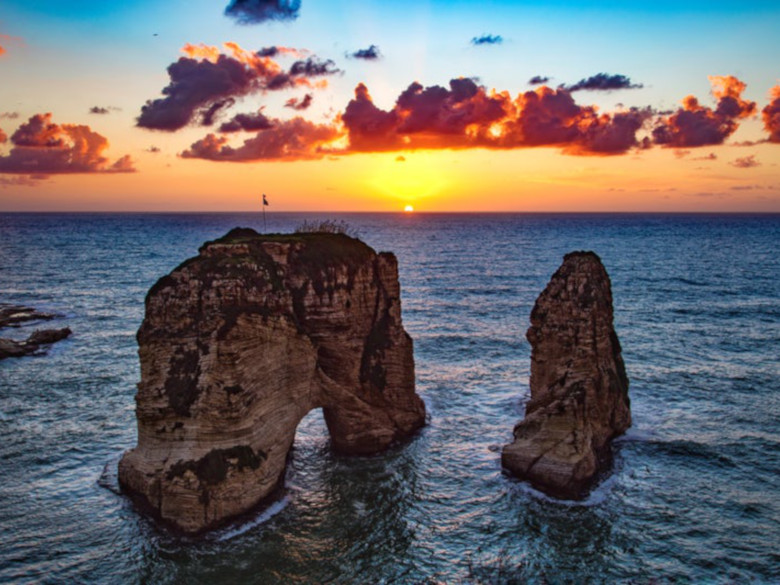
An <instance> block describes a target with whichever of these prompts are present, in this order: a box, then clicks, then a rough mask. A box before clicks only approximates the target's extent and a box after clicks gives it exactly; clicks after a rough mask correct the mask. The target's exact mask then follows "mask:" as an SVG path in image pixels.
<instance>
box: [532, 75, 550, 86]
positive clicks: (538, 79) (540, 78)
mask: <svg viewBox="0 0 780 585" xmlns="http://www.w3.org/2000/svg"><path fill="white" fill-rule="evenodd" d="M549 81H550V78H549V77H547V76H546V75H534V76H533V77H532V78H531V79H529V80H528V85H541V84H543V83H547V82H549Z"/></svg>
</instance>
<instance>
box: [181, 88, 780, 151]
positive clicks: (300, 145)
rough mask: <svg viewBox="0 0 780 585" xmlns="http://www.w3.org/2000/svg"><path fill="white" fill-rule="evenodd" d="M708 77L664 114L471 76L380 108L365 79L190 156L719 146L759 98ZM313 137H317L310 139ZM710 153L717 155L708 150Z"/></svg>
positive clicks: (412, 91)
mask: <svg viewBox="0 0 780 585" xmlns="http://www.w3.org/2000/svg"><path fill="white" fill-rule="evenodd" d="M710 81H711V83H712V85H713V95H714V97H715V98H716V99H717V106H716V108H714V109H713V108H709V107H706V106H702V105H700V104H699V102H698V100H697V99H696V98H695V97H693V96H688V97H686V98H685V99H684V100H683V107H682V108H680V109H679V110H677V111H676V112H672V113H665V114H660V115H659V114H657V113H656V112H654V111H653V110H652V109H651V108H649V107H648V108H630V109H627V110H622V111H618V112H614V113H600V112H599V111H598V108H596V107H595V106H591V105H580V104H577V103H576V102H575V100H574V97H573V96H572V93H571V91H569V90H568V89H566V88H563V87H558V88H557V89H553V88H550V87H547V86H541V87H538V88H537V89H535V90H533V91H526V92H524V93H521V94H519V95H517V96H516V97H514V98H513V97H512V96H511V95H510V94H509V92H506V91H502V92H498V91H496V90H490V91H488V90H487V89H486V88H485V87H483V86H480V85H478V84H477V83H476V82H475V81H474V80H472V79H468V78H458V79H452V80H451V81H450V83H449V87H448V88H445V87H441V86H430V87H424V86H422V85H421V84H420V83H417V82H414V83H412V84H411V85H409V87H407V88H406V89H405V90H404V91H403V92H401V93H400V95H399V96H398V98H397V99H396V102H395V105H394V106H393V108H391V109H389V110H383V109H381V108H379V107H378V106H377V105H376V104H375V103H374V101H373V99H372V98H371V94H370V93H369V91H368V88H367V87H366V85H365V84H363V83H359V84H358V85H357V87H356V88H355V96H354V98H353V99H352V100H350V101H349V103H348V104H347V106H346V108H345V109H344V111H343V113H342V114H340V115H339V116H338V117H337V118H336V120H335V122H333V123H331V124H327V125H315V124H310V125H309V126H307V127H306V128H305V131H303V132H302V133H301V135H299V136H293V135H292V134H290V133H289V132H288V130H289V129H290V126H288V125H287V123H286V122H281V121H279V120H271V121H269V120H268V119H266V118H264V117H263V120H262V122H263V125H265V124H266V123H270V124H271V127H270V128H260V130H261V132H259V133H258V135H257V136H256V137H255V138H253V139H249V140H247V141H246V142H245V143H244V146H241V147H239V148H233V147H231V146H230V145H229V144H228V141H227V139H226V138H217V137H216V136H214V135H210V136H209V137H207V138H205V139H203V140H201V141H198V142H196V143H195V144H193V145H192V147H191V148H190V149H189V150H187V151H186V153H185V154H184V155H183V156H185V157H187V158H206V159H208V160H229V161H247V160H270V159H273V158H275V157H277V156H278V158H281V159H290V158H316V157H322V156H325V155H347V154H352V153H358V152H388V151H409V150H424V149H431V150H435V149H466V148H488V149H515V148H531V147H546V146H552V147H558V148H560V149H561V150H562V151H563V152H564V153H566V154H574V155H590V156H592V155H619V154H625V153H627V152H629V151H631V150H637V149H647V148H650V147H651V146H652V144H653V143H656V144H661V145H664V146H671V147H675V148H677V149H678V155H680V156H682V154H680V153H681V151H680V150H679V149H681V148H683V147H693V146H703V145H711V144H721V143H722V142H723V141H724V140H725V139H726V138H727V137H728V136H730V135H731V134H732V133H733V132H734V131H735V130H736V128H737V126H738V120H740V119H742V118H746V117H748V116H751V115H753V114H755V112H756V104H755V103H754V102H751V101H747V100H744V99H742V97H741V96H742V92H743V91H744V90H745V84H744V83H743V82H741V81H740V80H738V79H737V78H735V77H732V76H724V77H720V76H718V77H711V78H710ZM621 83H623V82H622V81H621ZM778 93H780V90H778ZM778 100H780V98H778ZM291 103H294V102H291ZM779 103H780V102H779ZM773 104H774V102H773ZM771 107H772V106H771V105H770V106H768V107H767V109H766V110H765V112H768V111H769V110H770V109H771ZM773 111H774V110H772V111H770V112H769V114H766V113H765V119H766V117H767V116H769V119H773V118H771V115H770V114H772V112H773ZM768 127H769V126H768ZM314 128H316V129H317V131H316V132H313V131H312V129H314ZM239 129H243V130H250V128H249V127H245V126H241V127H234V128H231V130H239ZM643 130H644V132H643ZM650 135H651V136H652V138H651V136H650ZM285 137H288V138H290V139H291V140H292V142H291V143H290V148H289V150H288V149H285V148H283V147H282V146H281V145H280V143H279V141H280V140H283V139H285ZM310 138H311V139H312V140H313V142H312V144H309V145H307V144H306V141H307V140H308V139H310ZM271 144H273V147H271V146H270V145H271ZM684 154H685V155H687V154H688V151H685V152H684ZM712 158H714V155H710V156H709V157H707V159H708V160H709V159H712ZM692 160H700V158H694V159H692ZM740 166H741V165H740Z"/></svg>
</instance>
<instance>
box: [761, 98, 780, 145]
mask: <svg viewBox="0 0 780 585" xmlns="http://www.w3.org/2000/svg"><path fill="white" fill-rule="evenodd" d="M769 97H770V98H772V101H770V102H769V104H767V106H766V107H765V108H764V109H763V110H761V119H762V120H763V121H764V129H765V130H766V131H767V132H769V142H775V143H780V85H777V86H775V87H773V88H772V92H771V93H770V96H769Z"/></svg>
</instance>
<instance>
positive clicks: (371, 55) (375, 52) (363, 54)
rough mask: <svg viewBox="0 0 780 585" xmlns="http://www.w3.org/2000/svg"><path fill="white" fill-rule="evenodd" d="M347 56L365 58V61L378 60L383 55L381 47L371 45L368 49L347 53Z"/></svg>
mask: <svg viewBox="0 0 780 585" xmlns="http://www.w3.org/2000/svg"><path fill="white" fill-rule="evenodd" d="M347 56H348V57H352V58H353V59H363V60H364V61H376V60H377V59H380V58H381V57H382V54H381V53H380V52H379V47H377V46H376V45H371V46H370V47H368V48H367V49H358V50H357V51H354V52H353V53H347Z"/></svg>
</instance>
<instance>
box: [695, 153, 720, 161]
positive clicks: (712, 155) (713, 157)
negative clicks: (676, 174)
mask: <svg viewBox="0 0 780 585" xmlns="http://www.w3.org/2000/svg"><path fill="white" fill-rule="evenodd" d="M717 159H718V155H717V154H715V153H714V152H711V153H709V154H705V155H704V156H697V157H696V158H694V159H692V160H717Z"/></svg>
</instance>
